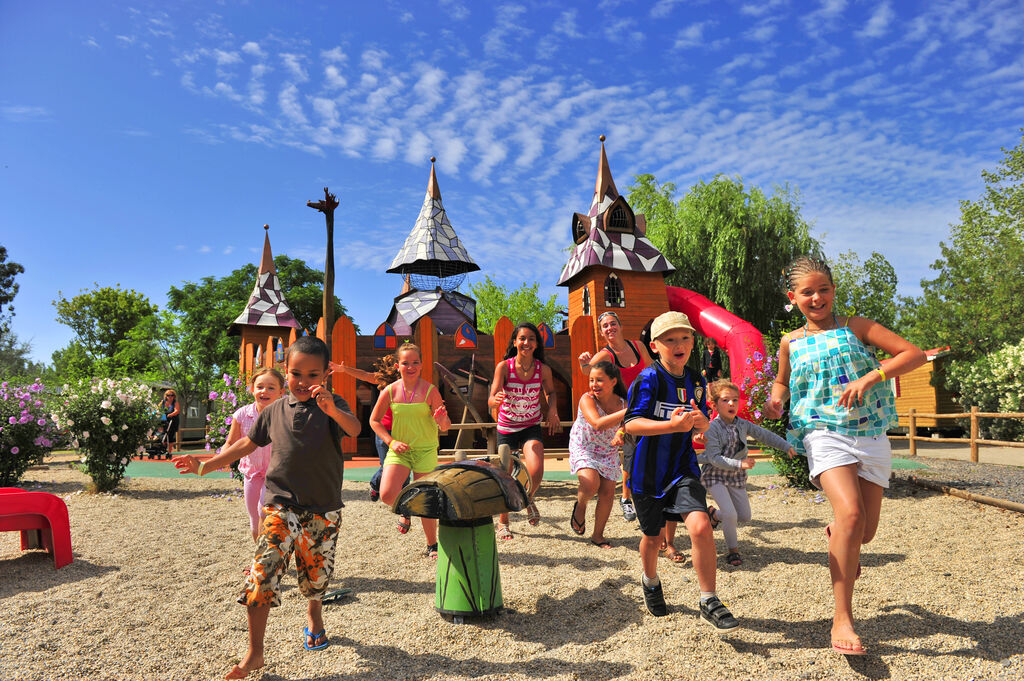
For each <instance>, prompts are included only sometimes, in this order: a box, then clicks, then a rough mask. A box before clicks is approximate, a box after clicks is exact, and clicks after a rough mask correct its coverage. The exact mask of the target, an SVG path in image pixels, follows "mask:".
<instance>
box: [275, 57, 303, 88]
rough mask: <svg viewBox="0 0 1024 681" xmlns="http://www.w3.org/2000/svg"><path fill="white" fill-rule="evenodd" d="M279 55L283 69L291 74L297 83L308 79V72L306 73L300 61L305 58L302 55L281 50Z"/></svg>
mask: <svg viewBox="0 0 1024 681" xmlns="http://www.w3.org/2000/svg"><path fill="white" fill-rule="evenodd" d="M280 57H281V61H282V62H283V63H284V67H285V70H286V71H287V72H288V73H290V74H291V76H292V78H293V79H295V80H296V81H297V82H299V83H304V82H306V81H307V80H309V74H308V73H306V69H305V67H303V65H302V62H303V61H305V59H306V57H305V56H304V55H301V54H291V53H288V52H282V53H281V55H280Z"/></svg>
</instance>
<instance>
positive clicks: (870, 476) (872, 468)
mask: <svg viewBox="0 0 1024 681" xmlns="http://www.w3.org/2000/svg"><path fill="white" fill-rule="evenodd" d="M804 451H806V452H807V465H808V467H809V468H810V476H811V482H812V483H813V484H814V486H815V487H817V488H818V489H821V484H820V483H819V482H818V478H819V477H821V474H822V473H824V472H825V471H827V470H829V469H830V468H838V467H839V466H847V465H849V464H851V463H855V464H857V475H858V477H861V478H864V479H865V480H867V481H868V482H873V483H875V484H876V485H878V486H879V487H882V488H886V489H887V488H888V487H889V474H890V473H891V472H892V448H891V447H890V446H889V438H888V437H886V436H885V435H876V436H874V437H852V436H850V435H842V434H840V433H836V432H833V431H831V430H824V429H819V430H812V431H811V432H810V433H808V434H807V435H805V436H804Z"/></svg>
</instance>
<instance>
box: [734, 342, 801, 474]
mask: <svg viewBox="0 0 1024 681" xmlns="http://www.w3.org/2000/svg"><path fill="white" fill-rule="evenodd" d="M747 362H748V363H750V362H753V363H760V367H759V368H758V369H757V370H756V371H755V372H754V374H753V376H752V377H751V378H748V379H746V380H744V381H743V385H741V386H740V390H741V391H742V392H743V393H744V394H745V395H746V396H747V404H748V407H747V409H748V411H749V413H750V420H751V421H753V422H754V423H757V424H759V425H760V426H761V427H763V428H767V429H768V430H770V431H772V432H773V433H775V434H776V435H779V436H780V437H783V438H784V437H786V430H787V424H788V423H789V409H788V408H786V409H784V411H783V414H782V418H779V419H767V418H764V407H765V405H766V404H767V403H768V400H769V399H771V396H772V384H774V383H775V377H776V376H777V375H778V370H779V367H778V360H777V359H776V358H775V356H774V355H769V356H767V357H765V356H764V355H762V354H761V353H760V352H754V353H753V354H752V355H751V357H750V358H748V359H747ZM765 450H766V451H768V452H770V453H771V456H772V464H773V465H774V466H775V470H777V471H778V472H779V475H781V476H783V477H784V478H786V480H788V481H789V484H790V485H792V486H793V487H799V488H801V489H812V488H813V486H812V485H811V477H810V469H809V468H808V466H807V457H804V456H796V457H793V458H792V459H791V458H789V455H787V454H786V453H785V452H780V451H779V450H777V449H773V448H771V447H765Z"/></svg>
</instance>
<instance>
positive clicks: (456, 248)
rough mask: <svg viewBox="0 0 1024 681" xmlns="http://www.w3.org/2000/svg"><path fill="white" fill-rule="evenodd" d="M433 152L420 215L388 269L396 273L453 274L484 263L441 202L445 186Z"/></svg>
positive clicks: (472, 270) (468, 270)
mask: <svg viewBox="0 0 1024 681" xmlns="http://www.w3.org/2000/svg"><path fill="white" fill-rule="evenodd" d="M436 160H437V159H435V158H434V157H433V156H432V157H431V158H430V180H429V182H428V183H427V195H426V197H424V199H423V207H422V208H420V214H419V217H417V218H416V224H415V225H414V226H413V228H412V231H411V232H410V233H409V236H408V237H406V239H405V245H403V246H402V248H401V250H400V251H398V255H396V256H395V259H394V260H393V261H392V262H391V266H390V267H389V268H388V269H387V271H388V272H389V273H392V274H423V275H426V276H432V277H441V278H444V277H450V276H452V275H455V274H465V273H466V272H474V271H476V270H478V269H480V267H479V266H478V265H477V264H476V263H475V262H473V259H472V258H470V257H469V253H467V252H466V249H465V247H464V246H463V245H462V242H461V241H459V237H458V236H457V235H456V234H455V230H454V229H453V228H452V223H450V222H449V221H448V214H447V213H446V212H445V210H444V204H442V203H441V190H440V189H439V188H438V186H437V173H436V172H435V171H434V162H435V161H436Z"/></svg>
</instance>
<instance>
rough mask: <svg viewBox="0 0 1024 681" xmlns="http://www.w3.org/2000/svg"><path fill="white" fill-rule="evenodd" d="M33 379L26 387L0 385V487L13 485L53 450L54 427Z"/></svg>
mask: <svg viewBox="0 0 1024 681" xmlns="http://www.w3.org/2000/svg"><path fill="white" fill-rule="evenodd" d="M43 390H44V386H43V384H42V383H40V382H39V379H38V378H37V379H36V380H35V382H34V383H33V384H32V385H30V386H26V387H12V386H9V385H7V383H6V382H4V383H0V487H9V486H11V485H14V484H15V483H16V482H18V480H20V479H21V476H22V475H24V474H25V471H26V470H28V467H29V466H32V465H34V464H37V463H42V461H43V456H45V455H46V453H47V452H49V451H50V449H52V448H53V443H54V440H55V439H56V431H57V428H56V426H54V425H53V421H51V420H50V419H49V418H48V417H47V416H46V410H45V406H44V404H43V399H42V397H43V396H42V393H43Z"/></svg>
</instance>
